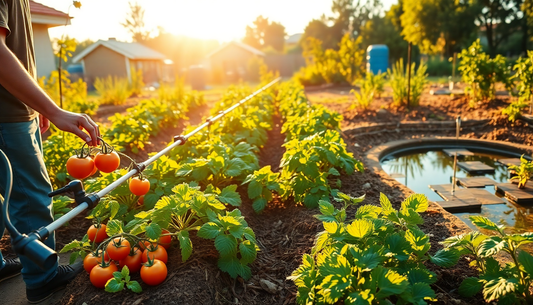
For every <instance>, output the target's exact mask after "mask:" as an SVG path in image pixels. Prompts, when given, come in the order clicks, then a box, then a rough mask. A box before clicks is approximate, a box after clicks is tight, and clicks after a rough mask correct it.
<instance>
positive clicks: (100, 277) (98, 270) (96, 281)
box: [90, 264, 118, 288]
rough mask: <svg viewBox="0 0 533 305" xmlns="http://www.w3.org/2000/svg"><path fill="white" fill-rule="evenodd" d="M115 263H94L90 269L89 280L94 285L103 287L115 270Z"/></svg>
mask: <svg viewBox="0 0 533 305" xmlns="http://www.w3.org/2000/svg"><path fill="white" fill-rule="evenodd" d="M117 270H118V269H117V266H116V265H115V264H105V265H102V264H100V265H96V266H95V267H94V268H93V269H92V270H91V275H90V280H91V283H92V284H93V286H94V287H96V288H105V284H106V283H107V281H109V280H110V279H112V278H113V272H115V271H117Z"/></svg>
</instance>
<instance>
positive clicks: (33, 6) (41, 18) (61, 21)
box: [29, 0, 72, 26]
mask: <svg viewBox="0 0 533 305" xmlns="http://www.w3.org/2000/svg"><path fill="white" fill-rule="evenodd" d="M29 3H30V13H31V21H32V23H37V24H46V25H48V26H58V25H66V24H70V19H72V17H70V16H69V15H68V14H67V13H63V12H62V11H58V10H56V9H54V8H51V7H49V6H46V5H44V4H41V3H38V2H35V1H33V0H30V1H29Z"/></svg>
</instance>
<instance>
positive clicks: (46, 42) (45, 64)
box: [32, 23, 56, 77]
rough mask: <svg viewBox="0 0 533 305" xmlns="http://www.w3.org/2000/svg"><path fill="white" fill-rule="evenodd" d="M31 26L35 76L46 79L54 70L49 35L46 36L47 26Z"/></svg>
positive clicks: (54, 64) (54, 65)
mask: <svg viewBox="0 0 533 305" xmlns="http://www.w3.org/2000/svg"><path fill="white" fill-rule="evenodd" d="M32 26H33V41H34V47H35V61H36V62H37V76H38V77H41V76H46V77H48V76H50V72H52V71H54V70H56V63H55V58H54V51H53V49H52V43H51V42H50V35H48V26H47V25H45V24H35V23H34V24H32Z"/></svg>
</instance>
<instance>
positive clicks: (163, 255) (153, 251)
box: [142, 245, 168, 264]
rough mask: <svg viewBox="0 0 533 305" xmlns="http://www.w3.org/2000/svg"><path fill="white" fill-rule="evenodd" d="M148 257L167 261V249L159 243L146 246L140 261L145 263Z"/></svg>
mask: <svg viewBox="0 0 533 305" xmlns="http://www.w3.org/2000/svg"><path fill="white" fill-rule="evenodd" d="M149 259H150V260H152V259H158V260H160V261H162V262H163V263H165V264H166V263H167V262H168V254H167V250H165V248H163V247H162V246H160V245H155V246H153V245H152V246H148V248H146V250H144V251H143V255H142V261H143V263H146V262H147V261H148V260H149Z"/></svg>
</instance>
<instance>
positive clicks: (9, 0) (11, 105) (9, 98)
mask: <svg viewBox="0 0 533 305" xmlns="http://www.w3.org/2000/svg"><path fill="white" fill-rule="evenodd" d="M0 27H3V28H5V29H7V30H8V35H7V37H6V45H7V47H8V48H9V49H10V50H11V51H12V52H13V53H14V54H15V56H16V57H17V58H18V59H19V61H20V62H21V64H22V66H24V68H26V70H28V72H29V73H30V75H31V76H33V77H34V78H35V76H36V75H37V73H36V68H35V53H34V50H33V32H32V27H31V15H30V4H29V2H28V0H0ZM0 69H2V68H1V67H0ZM37 115H38V113H37V112H35V111H34V110H33V109H31V108H30V107H28V106H26V105H25V104H24V103H22V102H21V101H19V100H18V99H17V98H16V97H14V96H13V95H12V94H11V93H9V92H8V91H7V90H6V89H5V88H4V87H3V86H2V85H1V84H0V122H1V123H7V122H28V121H31V120H33V119H34V118H35V117H37Z"/></svg>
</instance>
